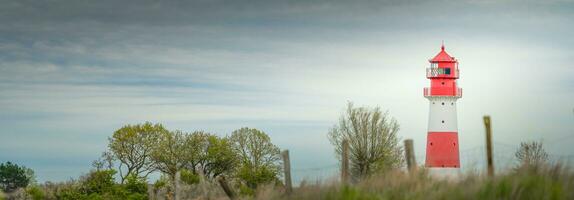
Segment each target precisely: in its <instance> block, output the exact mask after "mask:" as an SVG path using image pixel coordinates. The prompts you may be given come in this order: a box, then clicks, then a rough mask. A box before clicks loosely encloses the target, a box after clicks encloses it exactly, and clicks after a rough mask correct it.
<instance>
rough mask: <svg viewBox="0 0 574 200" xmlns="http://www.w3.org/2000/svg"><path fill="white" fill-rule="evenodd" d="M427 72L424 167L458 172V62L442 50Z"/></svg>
mask: <svg viewBox="0 0 574 200" xmlns="http://www.w3.org/2000/svg"><path fill="white" fill-rule="evenodd" d="M429 62H430V67H429V68H427V71H426V72H427V78H428V79H430V87H428V88H424V97H426V98H427V99H428V100H429V122H428V135H427V149H426V162H425V165H426V166H427V167H431V168H460V160H459V153H458V128H457V118H456V100H458V98H461V97H462V89H461V88H458V86H457V84H456V79H458V77H459V76H458V61H457V60H456V59H455V58H454V57H452V56H450V55H448V53H446V51H445V50H444V44H443V45H442V46H441V51H440V52H439V53H438V54H437V55H436V56H435V57H434V58H433V59H431V60H429Z"/></svg>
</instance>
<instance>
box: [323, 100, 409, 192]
mask: <svg viewBox="0 0 574 200" xmlns="http://www.w3.org/2000/svg"><path fill="white" fill-rule="evenodd" d="M398 131H399V124H398V123H397V122H396V120H395V119H393V118H391V117H389V115H388V113H383V112H381V109H380V108H378V107H376V108H372V109H371V108H367V107H359V108H355V107H353V104H352V103H349V104H348V106H347V110H346V112H345V113H344V114H343V115H342V116H341V118H340V120H339V123H338V124H337V125H335V127H333V128H332V129H331V131H330V132H329V134H328V136H329V140H330V141H331V144H333V145H334V146H335V152H336V155H337V156H339V155H341V151H342V143H343V140H347V141H348V142H349V161H350V165H351V170H350V175H351V177H353V179H354V180H355V181H358V180H359V179H361V178H366V177H368V176H369V175H371V174H374V173H379V172H383V171H386V170H389V169H396V168H399V167H401V166H402V165H403V155H402V152H403V149H402V147H401V146H400V145H399V139H398V136H397V132H398Z"/></svg>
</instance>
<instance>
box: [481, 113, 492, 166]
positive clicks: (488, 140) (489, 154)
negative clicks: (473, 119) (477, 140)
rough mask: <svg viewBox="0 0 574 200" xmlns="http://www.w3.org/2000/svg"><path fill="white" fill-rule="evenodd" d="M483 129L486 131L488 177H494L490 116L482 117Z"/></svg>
mask: <svg viewBox="0 0 574 200" xmlns="http://www.w3.org/2000/svg"><path fill="white" fill-rule="evenodd" d="M483 120H484V128H485V129H486V162H487V164H488V165H487V170H488V176H490V177H492V176H494V161H493V160H492V127H491V123H490V116H488V115H485V116H484V117H483Z"/></svg>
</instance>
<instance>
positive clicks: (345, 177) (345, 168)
mask: <svg viewBox="0 0 574 200" xmlns="http://www.w3.org/2000/svg"><path fill="white" fill-rule="evenodd" d="M341 153H342V154H343V155H341V159H342V161H341V165H342V166H341V182H343V184H348V183H349V141H348V140H343V148H342V152H341Z"/></svg>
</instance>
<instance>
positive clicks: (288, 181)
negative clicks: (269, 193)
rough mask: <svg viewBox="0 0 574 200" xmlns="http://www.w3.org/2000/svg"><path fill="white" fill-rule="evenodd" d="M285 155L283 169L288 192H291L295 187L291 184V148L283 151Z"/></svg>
mask: <svg viewBox="0 0 574 200" xmlns="http://www.w3.org/2000/svg"><path fill="white" fill-rule="evenodd" d="M281 155H282V156H283V168H284V169H283V170H284V172H285V187H286V192H287V194H290V193H291V191H293V187H292V185H291V162H290V161H289V150H285V151H283V152H282V153H281Z"/></svg>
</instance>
